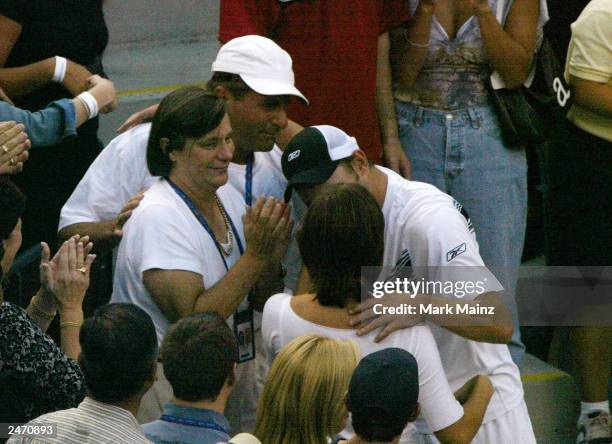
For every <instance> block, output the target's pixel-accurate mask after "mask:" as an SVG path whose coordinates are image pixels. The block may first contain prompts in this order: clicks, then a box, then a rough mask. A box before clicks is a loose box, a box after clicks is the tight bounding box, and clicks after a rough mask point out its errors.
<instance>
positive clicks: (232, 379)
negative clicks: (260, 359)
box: [227, 362, 238, 387]
mask: <svg viewBox="0 0 612 444" xmlns="http://www.w3.org/2000/svg"><path fill="white" fill-rule="evenodd" d="M236 371H238V364H237V363H235V362H234V367H233V368H232V371H231V372H230V374H229V375H227V385H229V386H230V387H233V386H234V384H235V383H236Z"/></svg>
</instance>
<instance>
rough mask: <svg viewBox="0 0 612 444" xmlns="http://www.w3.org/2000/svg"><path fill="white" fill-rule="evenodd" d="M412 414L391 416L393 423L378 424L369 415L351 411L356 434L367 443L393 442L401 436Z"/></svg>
mask: <svg viewBox="0 0 612 444" xmlns="http://www.w3.org/2000/svg"><path fill="white" fill-rule="evenodd" d="M410 415H411V414H404V415H401V414H400V415H398V414H395V415H390V418H389V419H391V417H392V418H394V420H393V421H391V420H389V421H385V423H384V424H377V423H375V422H374V421H372V418H370V417H368V416H367V415H363V414H359V413H356V412H352V411H351V423H352V425H353V429H354V430H355V433H356V434H357V435H359V437H361V438H363V439H364V440H366V441H371V442H392V441H393V440H394V439H395V438H397V437H398V436H400V435H401V434H402V432H403V431H404V429H405V428H406V426H407V425H408V421H409V419H410Z"/></svg>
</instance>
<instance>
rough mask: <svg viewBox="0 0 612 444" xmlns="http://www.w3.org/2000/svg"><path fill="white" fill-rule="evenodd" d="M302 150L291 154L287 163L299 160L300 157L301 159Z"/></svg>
mask: <svg viewBox="0 0 612 444" xmlns="http://www.w3.org/2000/svg"><path fill="white" fill-rule="evenodd" d="M300 154H301V152H300V150H297V151H294V152H292V153H291V154H289V157H288V158H287V162H291V161H292V160H294V159H297V158H298V157H300Z"/></svg>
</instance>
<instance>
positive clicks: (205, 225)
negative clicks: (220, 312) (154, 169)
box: [166, 178, 244, 270]
mask: <svg viewBox="0 0 612 444" xmlns="http://www.w3.org/2000/svg"><path fill="white" fill-rule="evenodd" d="M166 180H167V181H168V183H169V184H170V186H171V187H172V189H173V190H174V192H175V193H176V194H178V196H179V197H180V198H181V199H183V202H185V205H187V207H188V208H189V209H190V210H191V212H192V213H193V215H194V216H195V218H196V219H197V220H198V222H200V225H202V227H203V228H204V229H205V230H206V232H207V233H208V235H209V236H210V238H211V239H212V240H213V242H214V243H215V247H217V251H218V252H219V256H221V259H222V260H223V265H225V270H229V267H228V265H227V261H226V260H225V254H224V253H223V250H222V248H221V245H220V244H219V242H218V241H217V238H216V237H215V233H214V232H213V230H212V228H210V225H208V222H207V221H206V219H205V218H204V216H203V215H202V213H200V210H198V208H197V207H196V206H195V204H194V203H193V201H192V200H191V198H190V197H189V196H187V194H185V192H184V191H183V190H181V189H180V188H179V187H178V186H177V185H176V184H175V183H174V182H172V181H171V180H170V179H168V178H166ZM225 215H226V216H227V220H228V221H229V224H230V229H231V230H232V231H233V233H234V238H235V239H236V243H237V244H238V251H240V256H242V255H243V254H244V248H243V246H242V241H241V240H240V237H239V236H238V230H236V227H235V226H234V222H233V221H232V218H231V217H230V215H229V214H227V211H226V212H225Z"/></svg>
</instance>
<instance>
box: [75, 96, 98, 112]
mask: <svg viewBox="0 0 612 444" xmlns="http://www.w3.org/2000/svg"><path fill="white" fill-rule="evenodd" d="M77 99H79V100H80V101H81V102H83V105H85V108H87V112H88V113H89V118H90V119H93V118H94V117H96V116H97V115H98V101H97V100H96V98H95V97H94V96H92V95H91V93H90V92H87V91H85V92H82V93H81V94H79V95H78V96H77Z"/></svg>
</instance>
